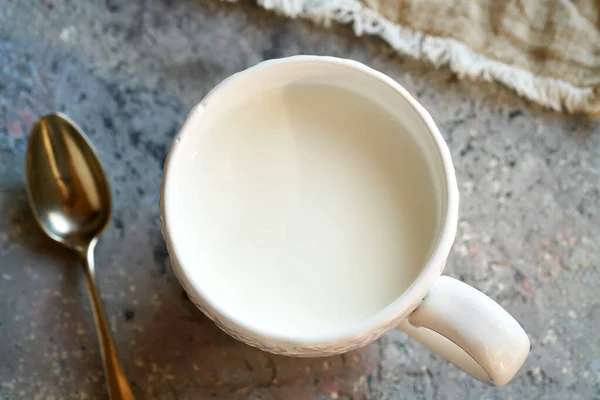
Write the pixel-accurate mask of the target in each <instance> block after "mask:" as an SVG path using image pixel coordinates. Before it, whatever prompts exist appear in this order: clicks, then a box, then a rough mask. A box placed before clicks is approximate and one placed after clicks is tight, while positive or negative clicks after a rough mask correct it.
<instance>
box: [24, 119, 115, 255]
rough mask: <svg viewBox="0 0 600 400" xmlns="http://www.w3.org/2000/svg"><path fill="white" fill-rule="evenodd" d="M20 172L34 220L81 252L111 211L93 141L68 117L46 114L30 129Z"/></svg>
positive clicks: (107, 190)
mask: <svg viewBox="0 0 600 400" xmlns="http://www.w3.org/2000/svg"><path fill="white" fill-rule="evenodd" d="M25 171H26V172H25V174H26V180H27V194H28V196H29V203H30V205H31V208H32V210H33V213H34V215H35V218H36V220H37V222H38V223H39V225H40V226H41V227H42V229H43V230H44V231H45V232H46V234H47V235H48V236H50V237H51V238H52V239H54V240H56V241H57V242H59V243H61V244H63V245H65V246H67V247H69V248H71V249H73V250H75V251H77V252H78V253H80V254H82V253H83V252H84V251H85V250H86V248H87V246H89V244H90V243H91V242H92V241H94V239H95V238H97V237H98V236H99V235H100V234H102V232H103V231H104V230H105V229H106V227H107V226H108V223H109V221H110V218H111V213H112V202H111V195H110V188H109V183H108V180H107V178H106V174H105V173H104V170H103V169H102V165H101V164H100V161H99V160H98V157H97V156H96V153H95V152H94V149H93V146H92V144H91V143H90V142H89V140H88V139H87V138H86V137H85V135H84V134H83V133H82V131H81V130H80V129H79V127H77V125H75V123H73V122H72V121H71V120H70V119H69V118H68V117H66V116H64V115H62V114H50V115H47V116H45V117H43V118H40V119H39V120H38V121H37V122H36V124H35V125H34V126H33V129H32V131H31V136H30V137H29V143H28V148H27V160H26V170H25Z"/></svg>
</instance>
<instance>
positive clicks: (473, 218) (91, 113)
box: [0, 0, 600, 400]
mask: <svg viewBox="0 0 600 400" xmlns="http://www.w3.org/2000/svg"><path fill="white" fill-rule="evenodd" d="M300 53H313V54H324V55H334V56H341V57H349V58H353V59H356V60H358V61H361V62H364V63H366V64H368V65H370V66H372V67H374V68H376V69H379V70H381V71H383V72H385V73H387V74H389V75H390V76H392V77H393V78H395V79H397V80H398V81H399V82H400V83H401V84H402V85H404V86H405V87H406V88H407V89H408V90H409V91H410V92H411V93H413V94H414V95H415V96H416V97H417V98H418V100H419V101H421V102H422V104H423V105H424V106H425V107H427V108H428V109H429V111H430V112H431V114H432V115H433V117H434V119H435V120H436V121H437V122H438V124H439V126H440V129H441V130H442V132H443V134H444V136H445V138H446V140H447V141H448V144H449V146H450V148H451V151H452V154H453V156H454V160H455V164H456V169H457V174H458V179H459V183H460V189H461V194H462V203H461V223H460V226H459V232H458V238H457V242H456V244H455V246H454V249H453V252H452V255H451V258H450V260H449V262H448V266H447V268H446V273H447V274H449V275H452V276H454V277H457V278H460V279H462V280H464V281H466V282H468V283H470V284H472V285H474V286H475V287H477V288H479V289H480V290H482V291H483V292H485V293H486V294H488V295H490V296H491V297H493V298H494V299H496V300H497V301H499V302H500V304H502V305H503V306H505V307H506V308H507V309H508V310H509V311H510V312H511V313H512V314H513V315H514V316H515V317H516V318H517V319H518V320H519V321H520V322H521V323H522V324H523V326H524V327H525V329H526V331H527V332H528V333H529V334H530V337H531V341H532V350H531V355H530V357H529V359H528V360H527V362H526V364H525V366H524V368H523V369H522V371H521V372H520V373H519V375H518V376H517V377H516V378H515V380H514V381H513V382H512V383H511V384H509V385H508V386H506V387H504V388H500V389H498V388H491V387H488V386H486V385H483V384H481V383H478V382H476V381H474V380H473V379H471V378H470V377H468V376H466V375H465V374H464V373H462V372H460V371H458V370H456V369H455V368H454V367H453V366H451V365H449V364H448V363H446V362H445V361H444V360H441V359H440V358H438V357H436V356H435V355H433V354H431V353H430V352H429V351H428V350H426V349H425V348H423V347H422V346H421V345H418V344H416V343H414V342H412V341H410V340H409V339H407V338H406V336H405V335H404V334H403V333H401V332H392V333H391V334H389V335H388V336H386V337H385V338H383V339H381V340H379V341H378V342H377V343H375V344H373V345H371V346H369V347H367V348H365V349H363V350H361V351H358V352H356V353H351V354H347V355H345V356H338V357H332V358H327V359H292V358H285V357H276V356H272V355H269V354H266V353H262V352H260V351H257V350H254V349H252V348H249V347H247V346H245V345H242V344H240V343H238V342H236V341H234V340H232V339H230V338H229V337H228V336H226V335H225V334H223V333H221V332H220V331H219V330H218V329H217V328H216V327H215V326H214V325H213V324H212V323H211V322H210V321H209V320H208V319H206V318H205V317H204V316H203V315H202V314H201V313H200V312H199V311H197V310H196V309H195V308H194V306H193V305H191V303H190V302H189V301H188V300H187V299H186V298H185V297H184V295H183V291H182V289H181V288H180V286H179V284H178V283H177V282H176V280H175V278H174V277H173V274H172V272H171V270H170V267H169V265H168V260H167V254H166V250H165V246H164V242H163V240H162V238H161V234H160V229H159V221H158V205H157V203H158V196H159V187H160V179H161V169H162V163H163V160H164V157H165V155H166V152H167V149H168V146H169V143H170V140H171V139H172V137H173V135H174V134H175V132H176V131H177V129H178V127H179V125H180V123H181V122H182V120H183V117H184V116H185V114H186V113H187V111H188V110H189V109H190V108H191V107H192V105H194V104H195V103H196V102H197V101H199V100H200V99H201V97H202V96H203V95H204V94H206V92H207V91H208V90H209V89H210V88H211V87H213V86H214V85H215V84H216V83H218V82H219V81H220V80H222V79H223V78H225V77H226V76H228V75H230V74H231V73H233V72H236V71H239V70H241V69H243V68H245V67H248V66H250V65H253V64H255V63H256V62H258V61H260V60H262V59H265V58H273V57H280V56H287V55H292V54H300ZM56 110H59V111H64V112H66V113H67V114H68V115H69V116H71V117H72V118H73V119H74V120H75V121H77V122H78V123H79V124H80V125H81V126H82V127H83V129H84V130H85V131H86V132H87V133H88V134H89V136H90V137H91V139H92V141H93V142H94V144H95V145H96V147H97V149H98V152H99V155H100V157H101V159H102V161H103V163H104V164H105V168H106V170H107V172H108V174H109V176H110V179H111V182H112V185H113V195H114V206H115V210H114V211H115V214H114V218H113V221H112V224H111V225H110V227H109V229H108V230H107V232H106V233H105V235H104V236H103V238H102V240H101V241H100V244H99V246H98V248H97V271H98V281H99V284H100V286H101V290H102V294H103V298H104V302H105V305H106V309H107V312H108V315H109V321H110V322H111V324H112V327H113V330H114V336H115V339H116V342H117V346H118V349H119V351H120V355H121V358H122V361H123V364H124V366H125V369H126V370H127V373H128V376H129V378H130V380H131V381H132V383H133V388H134V391H135V393H136V394H137V396H138V398H140V399H269V400H270V399H292V400H304V399H307V400H308V399H310V400H312V399H327V398H333V399H335V398H338V399H354V400H359V399H382V400H385V399H519V400H520V399H565V398H568V399H570V400H575V399H598V398H600V383H599V382H600V337H599V336H598V328H599V327H600V300H599V299H600V296H598V288H599V287H600V271H599V262H600V261H599V260H600V214H599V211H600V192H599V185H600V125H598V122H596V123H591V122H587V121H585V120H582V119H574V118H567V117H563V116H560V115H557V114H552V113H549V112H545V111H542V110H540V109H539V108H537V107H535V106H531V105H529V104H527V103H525V102H523V101H522V100H520V99H518V98H516V97H515V96H514V95H513V94H511V93H509V92H508V91H507V90H505V89H503V88H501V87H497V86H491V85H484V84H472V83H467V82H458V81H457V80H456V79H454V78H453V77H452V76H451V75H450V74H448V73H446V72H439V71H434V70H431V69H429V68H428V67H426V66H424V65H422V64H418V63H415V62H411V61H407V60H403V59H400V58H397V57H396V56H395V55H393V53H392V51H391V50H389V49H388V47H386V46H385V45H383V44H382V43H380V42H378V41H376V40H373V41H369V40H358V39H355V38H354V37H352V35H350V34H349V32H348V31H346V30H345V29H333V30H331V31H328V30H323V29H320V28H316V27H314V26H313V25H311V24H308V23H304V22H299V21H288V20H284V19H281V18H278V17H276V16H274V15H272V14H270V13H268V12H265V11H262V10H260V9H258V8H257V7H255V6H253V5H252V4H250V3H242V4H237V5H231V4H220V3H219V4H217V3H211V2H195V1H193V0H179V1H167V0H145V1H142V0H138V1H130V2H117V1H99V0H98V1H91V0H87V1H80V2H75V1H68V0H45V1H43V2H39V3H38V2H36V3H35V4H34V3H33V2H23V1H20V0H0V177H1V178H0V212H1V213H2V216H1V217H0V260H2V261H1V263H0V399H2V400H5V399H11V400H14V399H103V398H105V397H104V396H105V395H104V393H105V392H104V386H103V376H102V365H101V363H100V356H99V351H98V348H97V345H96V338H95V333H94V330H93V321H92V316H91V313H90V308H89V305H88V303H87V298H86V293H85V287H84V282H83V276H82V273H81V270H80V269H78V268H77V261H76V259H75V257H74V256H73V255H72V254H71V253H69V252H68V251H67V250H63V249H62V248H60V247H59V246H56V245H54V244H53V243H52V242H50V240H48V239H46V238H45V237H44V236H43V235H42V233H41V231H40V230H39V229H38V228H37V227H36V225H35V223H34V221H33V219H32V216H31V213H30V212H29V210H28V208H27V204H26V198H25V190H24V177H23V166H24V159H23V156H24V151H25V145H26V137H27V132H28V130H29V129H30V127H31V125H32V123H33V120H34V119H35V118H36V117H37V116H39V115H40V114H42V113H45V112H49V111H56Z"/></svg>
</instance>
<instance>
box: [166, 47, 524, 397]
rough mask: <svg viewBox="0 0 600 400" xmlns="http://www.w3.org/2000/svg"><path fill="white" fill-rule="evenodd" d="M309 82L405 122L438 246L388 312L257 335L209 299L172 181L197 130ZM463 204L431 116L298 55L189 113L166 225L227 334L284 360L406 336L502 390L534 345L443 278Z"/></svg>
mask: <svg viewBox="0 0 600 400" xmlns="http://www.w3.org/2000/svg"><path fill="white" fill-rule="evenodd" d="M303 81H307V82H308V81H310V82H312V83H313V84H323V85H333V86H339V87H342V88H347V89H349V90H351V91H354V92H357V93H360V94H362V95H364V96H366V97H368V98H370V99H371V100H373V101H374V102H375V103H377V104H385V105H386V107H390V109H391V110H393V112H395V113H397V115H399V116H401V119H402V123H403V125H404V127H405V128H406V131H407V132H408V134H409V135H411V137H412V139H414V140H415V141H416V142H418V144H419V148H420V149H421V151H422V152H423V157H424V158H425V159H427V162H428V165H430V166H431V169H432V171H433V172H432V174H433V176H434V178H433V179H434V181H435V182H436V183H435V184H436V187H435V193H436V194H435V196H436V197H437V198H436V199H435V202H436V207H437V208H439V218H438V219H439V221H438V222H437V223H438V229H437V230H436V234H435V235H434V236H435V237H431V243H433V244H432V247H431V251H429V253H428V254H429V255H428V257H427V259H426V260H425V262H424V263H423V265H419V266H418V268H419V273H418V274H417V275H416V276H415V278H414V280H412V283H410V285H408V287H407V288H406V290H404V291H403V292H402V293H398V296H397V298H396V299H395V300H394V301H393V302H392V303H391V304H389V305H388V306H387V307H384V308H382V309H381V310H379V311H378V312H376V313H374V314H373V315H371V316H369V317H368V318H366V319H364V320H362V321H361V322H360V323H354V324H351V325H348V326H345V327H344V329H342V330H338V331H335V332H332V333H327V334H319V335H302V336H301V335H298V336H295V335H294V334H285V335H284V334H274V333H272V332H267V331H265V330H261V329H257V328H256V327H254V326H252V324H248V323H246V322H244V321H242V320H240V319H239V318H236V316H234V315H232V314H231V313H229V312H228V310H227V309H226V307H224V306H223V304H221V303H220V302H219V301H218V300H216V299H215V297H214V296H211V295H209V294H208V293H207V290H206V289H207V288H206V287H204V286H203V280H202V278H201V277H199V276H197V275H194V274H193V271H194V269H195V268H196V266H195V265H193V264H194V263H193V262H191V261H190V260H191V258H190V257H189V256H185V257H184V255H183V253H184V252H185V249H184V247H185V246H184V245H183V244H182V243H181V242H182V241H183V239H182V237H183V236H182V235H189V234H190V233H185V234H184V233H182V232H181V230H182V228H181V227H182V226H185V221H182V219H185V216H182V215H181V212H179V210H178V209H177V207H179V206H178V204H179V203H178V200H179V199H180V198H181V196H183V195H184V194H183V193H181V192H180V189H178V186H177V184H175V183H174V182H175V181H176V180H178V179H179V178H180V177H181V176H186V177H188V178H189V176H191V175H193V174H194V173H196V172H194V171H190V170H189V169H186V168H184V167H182V166H181V165H183V164H182V163H179V162H178V161H179V160H182V159H190V158H194V157H196V155H197V152H195V149H194V144H193V143H194V140H193V139H192V138H193V136H194V135H197V134H198V133H197V129H196V128H197V127H199V126H202V125H208V124H210V123H212V120H211V118H212V117H211V115H212V114H214V111H218V110H221V109H223V108H226V107H229V106H230V105H231V104H234V103H235V104H239V102H240V101H241V100H240V99H244V98H248V97H250V96H256V95H260V94H261V93H263V92H265V91H267V90H270V89H273V88H281V87H286V85H293V84H297V83H298V82H303ZM265 123H268V121H265ZM191 182H193V179H192V181H191ZM179 188H180V186H179ZM458 202H459V195H458V188H457V183H456V176H455V172H454V166H453V164H452V160H451V157H450V152H449V149H448V147H447V145H446V143H445V141H444V139H443V138H442V135H441V134H440V132H439V130H438V128H437V127H436V125H435V123H434V122H433V120H432V118H431V116H430V115H429V114H428V113H427V111H426V110H425V109H424V108H423V107H422V106H421V105H420V104H419V103H418V102H417V101H416V100H415V99H414V98H413V97H411V96H410V95H409V93H408V92H407V91H406V90H405V89H404V88H403V87H401V86H400V85H399V84H398V83H397V82H395V81H394V80H393V79H391V78H389V77H387V76H385V75H383V74H382V73H379V72H377V71H375V70H373V69H371V68H369V67H367V66H365V65H363V64H360V63H358V62H355V61H351V60H344V59H337V58H331V57H316V56H297V57H291V58H284V59H279V60H271V61H266V62H262V63H260V64H258V65H256V66H254V67H252V68H249V69H247V70H245V71H243V72H240V73H238V74H235V75H234V76H232V77H230V78H228V79H226V80H225V81H224V82H223V83H221V84H220V85H218V86H217V87H216V88H215V89H214V90H213V91H211V92H210V93H209V94H208V95H207V96H206V97H205V99H204V100H202V102H201V103H200V104H198V105H197V106H196V107H195V108H194V109H193V110H192V111H191V112H190V113H189V115H188V117H187V119H186V121H185V123H184V124H183V126H182V128H181V130H180V132H179V134H178V135H177V136H176V138H175V139H174V142H173V145H172V147H171V149H170V152H169V155H168V158H167V161H166V163H165V168H164V179H163V187H162V193H161V219H162V229H163V235H164V237H165V240H166V243H167V247H168V250H169V254H170V257H171V262H172V266H173V269H174V271H175V274H176V276H177V277H178V279H179V280H180V282H181V284H182V286H183V287H184V288H185V290H186V292H187V294H188V296H189V297H190V299H191V300H192V301H193V302H194V303H195V304H196V305H197V306H198V308H199V309H200V310H202V311H203V312H204V313H205V314H206V315H207V316H208V317H209V318H211V319H212V320H213V321H214V322H215V323H216V324H217V325H218V326H219V327H220V328H221V329H223V330H224V331H225V332H227V333H228V334H230V335H231V336H233V337H234V338H236V339H238V340H240V341H243V342H245V343H247V344H249V345H252V346H255V347H258V348H260V349H263V350H266V351H269V352H273V353H278V354H285V355H291V356H311V357H312V356H327V355H332V354H338V353H342V352H347V351H350V350H353V349H356V348H359V347H362V346H365V345H367V344H368V343H370V342H372V341H374V340H375V339H377V338H378V337H380V336H382V335H383V334H384V333H386V332H387V331H389V330H390V329H394V328H399V329H401V330H403V331H404V332H406V333H407V334H408V335H410V336H411V337H412V338H414V339H415V340H417V341H419V342H421V343H423V344H424V345H425V346H427V347H429V348H430V349H431V350H432V351H434V352H436V353H437V354H439V355H441V356H443V357H444V358H446V359H447V360H448V361H450V362H452V363H453V364H455V365H456V366H457V367H459V368H460V369H462V370H464V371H466V372H467V373H469V374H471V375H472V376H473V377H475V378H477V379H479V380H481V381H483V382H487V383H490V384H494V385H498V386H500V385H504V384H506V383H507V382H509V381H510V380H511V379H512V378H513V376H514V375H515V374H516V372H517V371H518V370H519V369H520V367H521V366H522V364H523V362H524V361H525V358H526V357H527V354H528V352H529V347H530V344H529V339H528V337H527V335H526V334H525V332H524V331H523V329H522V328H521V326H520V325H519V324H518V323H517V321H515V319H514V318H512V317H511V316H510V315H509V314H508V313H507V312H506V311H505V310H504V309H503V308H502V307H500V306H499V305H498V304H497V303H496V302H494V301H493V300H492V299H490V298H489V297H487V296H486V295H484V294H482V293H481V292H479V291H478V290H476V289H474V288H472V287H471V286H469V285H466V284H465V283H462V282H460V281H458V280H456V279H453V278H450V277H447V276H441V274H442V271H443V269H444V266H445V263H446V260H447V258H448V255H449V252H450V249H451V246H452V244H453V242H454V238H455V234H456V228H457V220H458ZM182 224H183V225H182ZM190 232H193V231H190ZM186 240H187V239H186ZM188 247H189V246H188ZM198 251H199V252H201V251H203V250H202V249H201V248H199V249H198ZM186 257H187V258H186ZM249 284H260V283H259V282H258V283H257V282H254V283H253V282H249Z"/></svg>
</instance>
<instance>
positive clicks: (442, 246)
mask: <svg viewBox="0 0 600 400" xmlns="http://www.w3.org/2000/svg"><path fill="white" fill-rule="evenodd" d="M298 62H314V63H325V64H335V65H338V66H343V67H347V68H351V69H353V70H355V71H358V72H360V73H364V74H367V75H370V76H371V77H373V78H375V79H377V80H379V81H381V82H382V83H384V84H386V85H387V86H388V87H390V88H392V89H393V90H394V91H395V93H396V94H397V95H399V96H401V97H402V98H403V99H404V100H405V101H406V102H407V103H408V105H409V106H410V107H411V108H412V109H413V110H414V111H415V112H416V113H417V115H418V117H419V118H420V120H421V121H422V122H423V124H424V125H425V127H426V130H427V132H428V133H429V135H430V136H431V138H432V139H433V141H434V143H435V148H436V149H437V155H436V158H437V159H438V160H439V161H441V165H442V171H439V172H440V173H441V174H442V175H443V182H444V186H445V187H444V188H442V196H445V201H442V209H441V217H440V228H439V230H438V233H437V237H436V238H435V239H434V241H433V242H432V244H433V246H434V247H433V249H432V251H431V254H430V255H429V258H428V259H427V261H426V262H425V263H424V264H423V267H422V269H421V271H420V272H419V274H418V276H417V277H416V278H415V279H414V281H413V282H412V283H411V285H410V286H409V287H408V288H407V289H406V290H404V292H402V294H400V295H399V296H398V297H397V298H396V299H395V300H394V301H393V302H392V303H390V304H388V305H387V306H386V307H384V308H383V309H381V310H379V311H378V312H377V313H375V314H373V315H371V316H369V317H368V318H366V319H364V320H362V321H360V322H359V323H355V324H352V325H348V326H346V327H344V329H342V330H340V331H336V332H327V333H325V334H320V335H315V334H303V335H298V336H294V337H291V336H290V335H279V334H276V333H273V332H267V331H265V330H261V329H258V328H257V327H255V326H251V325H248V324H246V323H244V322H243V321H240V320H239V319H238V318H236V317H235V316H233V315H231V314H230V313H228V312H227V311H226V310H224V309H222V308H221V307H220V306H219V305H218V304H217V303H216V302H213V301H211V299H210V298H209V296H207V295H206V293H204V292H203V290H202V288H201V286H200V285H198V284H194V279H193V278H191V277H190V276H189V275H188V274H186V271H185V267H184V266H183V263H182V262H181V259H180V257H179V255H178V252H177V245H176V244H175V243H173V242H172V240H171V234H170V232H171V230H172V227H171V224H170V223H169V216H168V212H167V206H166V203H167V201H166V199H167V197H168V196H167V193H168V177H169V173H170V172H171V166H172V163H173V160H174V158H175V157H176V156H177V144H178V143H179V142H180V141H181V138H182V137H183V134H184V132H185V131H186V129H184V128H185V127H186V125H187V124H188V123H189V121H190V119H191V117H192V116H193V115H195V114H196V113H198V112H202V109H203V108H204V107H205V105H206V104H207V102H208V101H209V100H210V98H211V97H212V96H214V95H215V93H217V92H218V91H220V90H222V89H223V88H224V87H226V86H227V85H229V84H230V83H231V82H232V81H233V80H235V79H240V78H241V75H242V74H244V73H246V72H249V71H253V70H257V69H262V68H269V67H273V66H278V65H282V64H290V63H298ZM159 203H160V204H159V208H160V219H161V230H162V233H163V237H164V239H165V242H166V245H167V249H168V251H169V256H170V258H171V260H172V262H171V265H172V268H173V271H174V273H175V275H176V277H177V278H178V279H179V281H180V283H181V284H182V286H183V287H184V289H185V290H186V292H187V293H188V296H189V297H190V298H191V300H192V301H193V302H194V303H195V304H196V305H197V306H198V307H199V308H200V309H201V310H202V311H204V312H205V313H206V314H207V315H208V316H209V318H211V319H214V320H215V322H216V323H217V324H218V325H220V326H221V327H222V328H226V329H227V331H228V332H229V333H231V332H236V333H237V335H236V336H239V337H238V339H241V340H243V341H245V342H247V343H251V344H253V343H256V342H258V343H257V345H259V346H260V344H261V343H277V344H279V345H281V346H284V347H290V346H292V347H293V348H294V349H296V350H300V352H301V350H302V349H305V348H310V347H312V346H326V345H329V344H334V343H344V342H348V341H352V340H356V339H357V338H361V337H364V336H365V335H370V336H373V334H375V336H373V337H372V339H373V340H374V339H375V338H376V337H378V336H380V335H381V334H383V333H385V331H387V330H389V329H390V328H391V327H392V326H393V325H394V324H398V323H399V322H400V320H402V319H404V318H405V317H407V316H408V315H409V314H410V313H411V312H412V311H413V310H414V309H415V308H416V307H417V306H418V305H419V303H420V302H421V300H422V299H423V298H424V297H425V296H426V294H427V292H428V291H429V289H430V287H431V286H432V285H433V283H434V282H435V281H436V280H437V278H439V277H440V276H441V274H442V271H443V269H444V267H445V264H446V260H447V259H448V256H449V254H450V250H451V248H452V245H453V243H454V239H455V236H456V230H457V226H458V205H459V193H458V185H457V181H456V173H455V170H454V164H453V162H452V158H451V154H450V149H449V148H448V145H447V143H446V141H445V140H444V138H443V137H442V134H441V133H440V131H439V129H438V127H437V126H436V124H435V122H434V121H433V118H432V117H431V115H430V114H429V112H428V111H427V110H426V109H425V108H424V107H423V106H422V105H421V104H420V103H419V102H418V101H417V100H416V99H414V98H413V97H412V95H411V94H410V93H409V92H408V91H407V90H406V89H405V88H404V87H402V86H401V85H400V84H399V83H398V82H396V81H395V80H394V79H392V78H391V77H389V76H387V75H385V74H384V73H382V72H379V71H377V70H375V69H373V68H371V67H369V66H367V65H365V64H362V63H360V62H358V61H354V60H349V59H343V58H337V57H330V56H314V55H299V56H292V57H286V58H279V59H273V60H266V61H262V62H260V63H258V64H256V65H254V66H252V67H249V68H247V69H244V70H242V71H240V72H237V73H235V74H233V75H231V76H229V77H228V78H226V79H224V80H223V81H222V82H220V83H219V84H217V85H216V86H215V87H214V88H213V89H211V90H210V91H209V92H208V94H207V95H206V96H204V98H203V99H202V100H201V101H200V102H199V103H198V104H197V105H196V106H194V107H193V108H192V109H191V111H190V112H189V113H188V115H187V116H186V118H185V120H184V122H183V124H182V125H181V127H180V128H179V131H178V133H177V135H175V137H174V139H173V141H172V143H171V146H170V148H169V152H168V154H167V158H166V160H165V163H164V168H163V179H162V184H161V194H160V202H159ZM344 351H345V350H344Z"/></svg>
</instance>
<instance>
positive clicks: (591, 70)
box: [257, 0, 600, 117]
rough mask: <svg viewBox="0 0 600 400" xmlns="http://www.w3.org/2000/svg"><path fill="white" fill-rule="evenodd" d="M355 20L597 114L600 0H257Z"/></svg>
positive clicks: (537, 95) (409, 48)
mask: <svg viewBox="0 0 600 400" xmlns="http://www.w3.org/2000/svg"><path fill="white" fill-rule="evenodd" d="M257 1H258V2H259V4H260V5H262V6H263V7H265V8H267V9H272V10H276V11H278V12H281V13H283V14H285V15H287V16H290V17H297V16H300V17H306V18H309V19H312V20H314V21H317V22H320V23H325V24H327V23H330V22H332V21H333V22H339V23H348V24H352V25H353V27H354V31H355V33H356V34H357V35H363V34H371V35H377V36H380V37H381V38H383V39H384V40H385V41H386V42H387V43H388V44H389V45H391V46H392V47H394V48H395V49H396V50H397V51H398V52H399V53H401V54H404V55H406V56H410V57H414V58H418V59H423V60H427V61H429V62H431V63H433V64H434V65H435V66H449V67H450V68H451V69H452V70H453V71H454V72H456V73H457V74H458V75H459V76H460V77H466V78H472V79H484V80H489V81H497V82H500V83H502V84H504V85H506V86H508V87H510V88H512V89H514V90H515V91H517V93H519V94H520V95H522V96H524V97H526V98H528V99H530V100H532V101H535V102H537V103H539V104H542V105H544V106H547V107H550V108H553V109H555V110H566V111H568V112H573V113H575V112H578V113H586V114H588V115H590V116H592V117H598V116H600V0H572V1H568V0H257Z"/></svg>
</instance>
